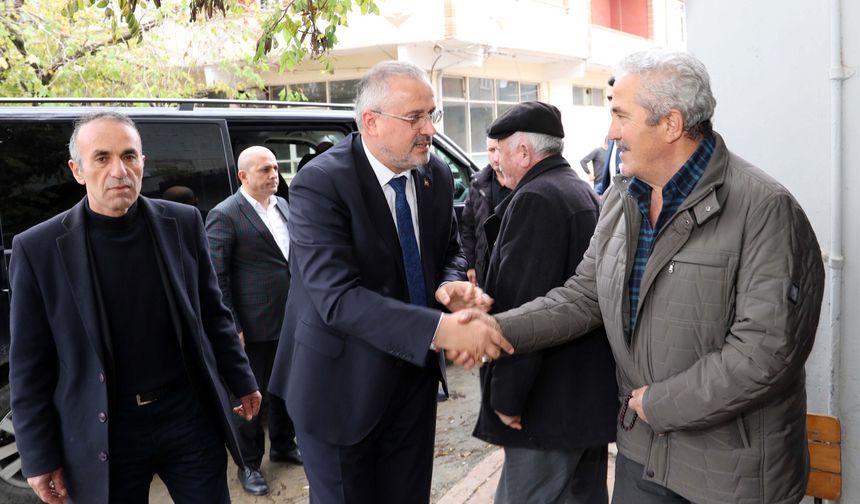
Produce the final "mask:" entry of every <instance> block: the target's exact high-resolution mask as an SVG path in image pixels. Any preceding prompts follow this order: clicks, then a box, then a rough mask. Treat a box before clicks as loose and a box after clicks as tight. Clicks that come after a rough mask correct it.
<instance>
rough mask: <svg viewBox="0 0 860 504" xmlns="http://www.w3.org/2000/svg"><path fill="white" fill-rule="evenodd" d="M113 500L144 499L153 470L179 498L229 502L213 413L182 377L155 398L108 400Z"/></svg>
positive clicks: (193, 503) (117, 503) (140, 502)
mask: <svg viewBox="0 0 860 504" xmlns="http://www.w3.org/2000/svg"><path fill="white" fill-rule="evenodd" d="M108 421H109V422H110V423H109V426H110V441H109V443H110V444H109V452H110V453H109V457H110V458H109V463H110V494H109V495H110V502H111V504H148V503H149V488H150V485H151V484H152V478H153V476H154V475H155V474H158V476H159V477H160V478H161V480H162V481H163V482H164V484H165V486H166V487H167V491H168V492H170V497H171V498H172V499H173V502H175V503H177V504H228V503H229V502H230V493H229V491H228V489H227V452H226V450H225V449H224V433H223V432H222V431H221V430H220V429H219V428H218V426H217V425H216V422H217V419H214V418H212V417H211V415H210V414H208V413H206V412H204V409H203V408H202V407H201V405H200V403H199V401H198V400H197V399H196V398H195V395H194V393H193V392H192V390H191V386H190V385H189V384H188V383H187V382H185V381H182V382H181V383H180V384H178V385H177V386H175V387H173V388H172V389H171V390H170V391H169V392H166V393H165V394H164V395H162V396H160V397H159V398H158V399H157V400H156V401H154V402H152V403H149V404H145V405H142V406H138V405H137V404H136V403H135V401H134V399H133V398H125V399H122V398H121V399H119V400H117V401H116V405H112V406H111V411H110V417H109V418H108Z"/></svg>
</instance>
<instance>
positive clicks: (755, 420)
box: [458, 52, 824, 504]
mask: <svg viewBox="0 0 860 504" xmlns="http://www.w3.org/2000/svg"><path fill="white" fill-rule="evenodd" d="M619 70H620V71H619V72H618V73H616V76H617V80H616V83H615V94H614V100H613V102H612V126H611V128H610V137H611V138H613V139H614V140H616V141H617V142H619V146H620V152H621V159H622V174H621V175H619V176H617V177H616V178H615V180H614V184H613V187H612V189H611V190H610V191H609V192H608V193H607V195H606V196H605V199H604V201H603V204H602V209H601V214H600V219H599V221H598V223H597V229H596V230H595V233H594V238H593V239H592V241H591V244H590V246H589V248H588V250H587V251H586V253H585V257H584V258H583V260H582V262H581V263H580V265H579V268H578V269H577V271H576V275H575V276H574V277H572V278H570V279H569V280H568V281H567V282H566V283H565V285H564V286H563V287H559V288H556V289H554V290H552V291H550V292H549V293H548V294H547V295H546V296H545V297H542V298H538V299H536V300H534V301H531V302H529V303H527V304H525V305H523V306H521V307H519V308H516V309H514V310H511V311H508V312H505V313H502V314H499V315H497V316H496V322H497V325H496V322H493V321H492V320H491V319H489V317H487V316H480V315H478V314H472V315H471V316H472V318H476V319H477V318H479V319H480V320H477V321H475V322H474V323H481V322H482V321H483V322H488V323H490V324H491V325H495V330H501V334H502V335H504V337H505V338H507V339H508V340H509V341H510V342H511V343H512V344H513V345H514V347H515V348H516V351H517V352H528V351H531V350H534V349H537V348H544V347H547V346H552V345H556V344H560V343H562V342H564V341H568V340H570V339H573V338H576V337H579V336H581V335H583V334H586V333H588V332H589V331H591V330H593V329H594V328H596V327H598V326H600V325H601V324H603V325H604V326H605V329H606V334H607V335H608V338H609V341H610V345H611V347H612V351H613V354H614V356H615V359H616V362H617V378H618V383H619V393H620V394H622V397H621V398H620V399H621V408H620V418H619V423H618V452H619V455H618V460H617V463H616V480H615V481H616V483H615V490H614V494H613V502H620V503H635V504H641V503H667V502H689V501H692V502H697V503H736V502H743V503H767V504H777V503H796V502H798V501H800V500H801V499H802V498H803V494H804V491H805V486H806V480H807V473H808V454H807V447H806V439H805V438H806V429H805V414H806V392H805V374H804V363H805V361H806V358H807V356H808V355H809V352H810V350H811V348H812V344H813V341H814V336H815V332H816V328H817V326H818V317H819V311H820V308H821V298H822V292H823V284H824V268H823V262H822V259H821V251H820V248H819V245H818V242H817V240H816V237H815V233H814V232H813V230H812V227H811V226H810V224H809V221H808V220H807V218H806V216H805V215H804V213H803V210H802V209H801V208H800V207H799V206H798V204H797V202H796V201H795V200H794V198H793V197H792V196H791V194H789V192H788V191H787V190H786V189H785V188H784V187H782V186H781V185H780V184H779V183H777V182H776V181H774V180H773V179H772V178H771V177H769V176H768V175H766V174H765V173H764V172H762V171H761V170H759V169H758V168H755V167H753V166H751V165H750V164H749V163H748V162H746V161H744V160H743V159H741V158H739V157H737V156H735V155H734V154H732V153H731V152H729V151H728V150H727V148H726V146H725V144H724V143H723V140H722V138H721V137H720V136H719V135H717V134H716V133H714V132H713V131H712V130H711V121H710V119H711V116H712V114H713V109H714V106H715V103H716V102H715V100H714V99H713V96H712V94H711V91H710V84H709V78H708V74H707V71H706V70H705V68H704V66H703V65H702V64H701V62H699V61H698V60H696V59H695V58H693V57H692V56H689V55H686V54H680V53H658V52H646V53H637V54H634V55H631V56H629V57H627V58H626V59H625V60H624V61H623V62H622V64H621V68H620V69H619ZM467 319H468V317H466V316H464V317H463V318H462V320H463V321H465V320H467ZM488 332H493V333H494V336H495V337H498V334H497V333H495V331H488ZM472 358H473V359H476V358H477V359H480V357H479V356H472ZM458 360H460V362H463V361H464V360H467V359H465V358H460V359H458ZM583 407H588V405H583Z"/></svg>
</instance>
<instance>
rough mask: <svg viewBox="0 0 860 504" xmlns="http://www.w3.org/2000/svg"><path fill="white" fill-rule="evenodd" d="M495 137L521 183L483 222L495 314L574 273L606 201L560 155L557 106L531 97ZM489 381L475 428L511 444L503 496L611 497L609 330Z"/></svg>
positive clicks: (501, 366)
mask: <svg viewBox="0 0 860 504" xmlns="http://www.w3.org/2000/svg"><path fill="white" fill-rule="evenodd" d="M488 136H489V137H491V138H496V139H498V140H499V151H500V154H501V168H502V172H503V173H504V176H505V183H506V184H507V185H510V186H512V187H513V188H514V190H513V192H512V193H511V195H510V196H509V197H508V198H507V199H505V200H504V201H502V203H501V204H499V205H498V206H497V207H496V208H495V214H494V215H493V216H491V217H490V219H489V220H488V221H487V222H486V223H485V225H484V226H485V230H486V231H487V233H488V239H490V240H491V243H492V240H493V239H494V238H495V246H494V247H493V250H492V252H491V255H490V259H489V265H488V271H487V279H486V286H485V290H486V292H487V293H488V294H489V295H490V296H492V297H493V298H494V299H495V304H494V305H493V310H494V311H504V310H507V309H510V308H513V307H516V306H519V305H521V304H522V303H524V302H526V301H530V300H531V299H533V298H535V297H537V296H540V295H542V294H545V293H546V292H547V291H549V290H550V289H552V288H553V287H558V286H561V285H562V284H564V282H565V280H567V279H568V278H569V277H570V276H572V275H573V273H574V271H575V270H576V266H577V265H578V264H579V261H580V260H581V259H582V255H583V253H584V251H585V249H586V248H587V247H588V243H589V240H590V239H591V235H592V233H593V232H594V227H595V225H596V223H597V215H598V202H597V198H596V196H595V194H594V192H593V191H592V190H591V188H590V187H589V186H588V184H587V183H586V182H585V181H583V180H581V179H580V178H579V177H578V176H577V175H576V174H575V173H574V171H573V170H572V169H571V167H570V165H569V164H568V162H567V161H566V160H565V159H564V158H563V157H562V156H561V151H562V148H563V146H564V141H563V137H564V129H563V127H562V124H561V114H560V113H559V111H558V109H556V108H555V107H553V106H552V105H548V104H545V103H541V102H525V103H521V104H519V105H517V106H515V107H513V108H512V109H510V110H509V111H508V112H507V113H506V114H504V115H503V116H501V117H499V118H498V119H497V120H496V121H495V122H494V123H493V124H492V125H491V126H490V128H489V130H488ZM494 230H498V231H497V233H498V234H497V236H496V237H494V236H493V234H494ZM481 385H482V398H481V412H480V415H479V418H478V423H477V426H476V427H475V432H474V435H475V436H476V437H478V438H480V439H483V440H485V441H488V442H491V443H494V444H498V445H502V446H504V447H505V463H504V466H503V468H502V475H501V479H500V480H499V486H498V488H497V490H496V500H495V502H496V503H499V504H504V503H517V504H522V503H530V502H534V503H570V502H575V503H589V504H591V503H602V504H605V503H606V502H607V499H608V497H607V489H606V465H607V446H606V445H607V443H610V442H612V441H614V440H615V415H616V413H617V411H618V398H617V389H616V384H615V365H614V362H613V359H612V354H611V352H610V349H609V345H608V344H607V342H606V338H605V337H604V336H603V334H602V332H600V331H595V333H594V334H591V335H589V336H587V337H584V338H582V339H580V340H577V341H576V342H575V344H573V345H571V344H567V345H563V346H559V347H555V348H552V349H548V350H545V351H543V352H535V353H531V354H524V355H513V356H511V357H509V358H506V359H502V360H500V361H495V362H492V363H490V364H489V365H488V366H486V367H485V368H483V369H481ZM582 404H587V405H588V410H587V411H584V410H582V409H580V408H577V405H582Z"/></svg>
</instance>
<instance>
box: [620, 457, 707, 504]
mask: <svg viewBox="0 0 860 504" xmlns="http://www.w3.org/2000/svg"><path fill="white" fill-rule="evenodd" d="M644 473H645V466H643V465H642V464H637V463H636V462H634V461H632V460H630V459H629V458H627V457H625V456H624V455H622V454H621V453H619V454H618V457H616V459H615V487H614V488H613V490H612V504H690V501H688V500H687V499H685V498H683V497H681V496H680V495H678V494H676V493H675V492H673V491H671V490H669V489H668V488H666V487H663V486H660V485H658V484H656V483H652V482H650V481H646V480H645V479H643V478H642V476H643V474H644Z"/></svg>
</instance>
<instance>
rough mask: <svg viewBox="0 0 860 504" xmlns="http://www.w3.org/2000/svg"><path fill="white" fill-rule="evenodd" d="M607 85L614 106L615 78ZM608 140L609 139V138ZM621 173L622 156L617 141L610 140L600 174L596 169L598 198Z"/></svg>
mask: <svg viewBox="0 0 860 504" xmlns="http://www.w3.org/2000/svg"><path fill="white" fill-rule="evenodd" d="M607 84H609V87H608V88H607V89H606V99H607V100H608V101H609V104H610V105H612V91H613V86H614V85H615V77H610V78H609V81H607ZM607 138H609V137H608V136H607ZM619 173H621V156H619V155H618V145H617V144H616V143H615V140H612V139H609V141H608V142H607V143H606V157H605V159H604V160H603V166H602V167H601V169H600V173H599V174H598V173H597V167H595V175H599V177H597V178H596V179H595V181H594V192H596V193H597V195H598V196H603V193H605V192H606V191H608V190H609V186H611V185H612V179H613V178H614V177H615V176H616V175H618V174H619Z"/></svg>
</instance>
